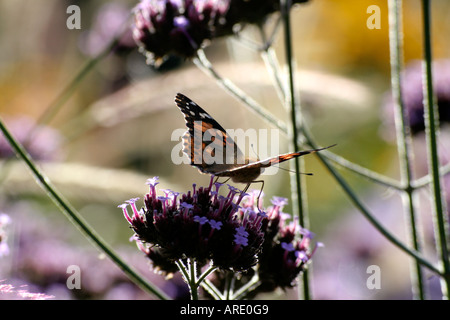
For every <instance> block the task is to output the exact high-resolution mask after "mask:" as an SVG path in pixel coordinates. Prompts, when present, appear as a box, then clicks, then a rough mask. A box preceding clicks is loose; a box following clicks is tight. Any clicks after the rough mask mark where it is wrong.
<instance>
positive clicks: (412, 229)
mask: <svg viewBox="0 0 450 320" xmlns="http://www.w3.org/2000/svg"><path fill="white" fill-rule="evenodd" d="M388 4H389V31H390V32H389V44H390V53H391V57H390V61H391V85H392V95H393V98H394V101H395V104H394V108H395V125H396V131H397V149H398V154H399V161H400V163H399V164H400V174H401V181H402V184H403V185H404V186H405V191H404V192H403V193H402V201H403V207H404V210H405V215H406V217H407V219H408V220H409V228H408V229H409V230H408V232H409V234H410V241H411V244H412V247H413V248H414V250H416V251H417V252H420V244H419V237H418V231H417V218H416V211H415V206H414V189H413V186H412V181H413V177H412V153H411V143H412V141H411V133H410V130H409V118H408V114H407V111H406V110H405V105H404V103H403V93H402V87H401V70H402V61H403V42H402V40H401V36H402V34H403V32H402V30H401V29H402V14H401V7H402V1H401V0H390V1H389V2H388ZM411 279H412V284H413V295H414V298H416V299H417V298H419V299H421V300H423V299H425V292H424V284H423V275H422V270H421V266H420V264H419V262H418V261H417V260H414V264H413V266H412V270H411Z"/></svg>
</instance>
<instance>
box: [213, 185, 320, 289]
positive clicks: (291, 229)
mask: <svg viewBox="0 0 450 320" xmlns="http://www.w3.org/2000/svg"><path fill="white" fill-rule="evenodd" d="M258 195H259V192H250V195H248V196H247V197H246V198H244V200H243V201H242V204H241V206H242V207H241V208H240V209H239V211H238V213H237V214H236V215H237V216H238V217H240V219H241V220H243V221H248V222H251V223H261V224H262V226H261V229H262V230H264V242H263V245H262V250H261V253H260V254H259V256H258V264H257V265H256V267H255V268H253V269H250V270H248V271H247V272H246V273H244V274H242V275H241V276H240V278H239V280H235V283H234V286H235V290H239V288H240V287H241V286H242V285H244V284H246V283H248V282H249V281H250V279H251V278H252V277H253V276H255V275H256V274H257V276H258V279H259V285H258V286H257V287H256V288H255V289H254V290H253V291H251V292H250V293H248V295H247V296H246V298H252V297H254V296H256V294H258V293H261V292H272V291H273V290H275V289H276V288H281V289H286V288H290V287H293V286H295V279H296V278H297V277H298V276H299V274H300V273H301V272H302V271H304V270H305V269H306V267H307V265H308V263H309V262H310V260H311V258H312V256H313V255H314V253H315V251H316V249H317V248H318V247H321V246H322V244H321V243H317V244H316V245H315V246H314V247H312V246H311V238H312V233H311V232H310V231H308V230H306V229H304V228H301V227H300V226H299V225H298V221H297V219H294V220H293V221H291V222H290V223H287V222H286V219H287V218H288V217H289V215H287V214H284V213H283V212H281V209H282V206H284V205H286V204H287V199H285V198H280V197H274V198H273V199H272V203H273V206H271V207H269V208H268V209H267V210H266V213H265V214H264V215H261V214H257V213H256V212H258V207H257V206H256V199H257V198H258ZM260 200H261V199H260ZM244 225H245V223H244ZM235 237H236V239H238V241H239V242H242V243H245V242H246V230H245V229H243V228H238V229H236V235H235ZM226 279H227V273H225V272H220V273H219V272H216V273H214V274H212V275H211V276H210V281H212V282H213V283H214V285H215V286H216V287H218V288H221V289H223V288H224V287H225V283H226V281H227V280H226Z"/></svg>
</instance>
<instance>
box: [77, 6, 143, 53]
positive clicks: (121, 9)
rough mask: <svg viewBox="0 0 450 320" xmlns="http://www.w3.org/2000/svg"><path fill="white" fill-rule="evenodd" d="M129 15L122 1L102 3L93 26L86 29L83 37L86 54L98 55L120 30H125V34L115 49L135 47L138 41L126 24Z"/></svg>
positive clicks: (82, 47) (82, 41) (83, 47)
mask: <svg viewBox="0 0 450 320" xmlns="http://www.w3.org/2000/svg"><path fill="white" fill-rule="evenodd" d="M129 15H130V11H129V9H128V8H127V7H126V6H125V5H123V4H121V3H118V2H108V3H105V4H104V5H102V6H101V7H100V9H99V11H98V13H97V15H96V17H95V21H94V22H93V25H92V28H91V29H90V30H88V31H86V32H85V33H84V34H83V36H82V38H81V42H80V47H81V50H82V51H83V52H84V53H85V54H86V55H89V56H96V55H98V54H100V53H101V52H102V51H103V50H105V49H106V46H107V45H108V44H109V43H110V42H111V41H112V40H113V39H114V37H116V36H119V34H120V32H123V35H122V36H121V38H120V39H119V41H118V43H117V45H116V47H115V48H114V50H115V51H117V50H119V51H120V50H125V49H131V48H135V47H136V43H135V42H134V41H133V37H132V32H131V28H129V27H128V25H127V24H126V23H127V20H128V17H129ZM125 28H128V29H125ZM122 29H123V30H122Z"/></svg>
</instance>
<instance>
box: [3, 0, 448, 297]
mask: <svg viewBox="0 0 450 320" xmlns="http://www.w3.org/2000/svg"><path fill="white" fill-rule="evenodd" d="M71 4H76V5H78V6H79V7H80V8H81V29H80V30H69V29H68V28H67V27H66V20H67V18H68V17H69V15H68V14H67V13H66V9H67V7H68V6H69V5H71ZM135 4H136V1H125V0H122V1H120V0H117V1H62V0H34V1H27V0H15V1H12V0H1V1H0V115H1V117H2V119H4V120H5V122H6V123H7V125H8V126H9V128H10V129H11V130H12V132H13V133H14V134H15V136H16V137H18V138H19V139H26V137H27V135H28V133H29V132H30V130H31V129H32V128H33V127H34V126H35V125H36V123H38V124H39V125H41V127H40V129H39V130H38V131H36V132H35V134H33V140H32V141H33V142H32V143H31V145H30V146H29V147H28V150H29V151H30V153H31V154H32V155H33V156H34V157H35V159H37V160H38V161H39V163H40V165H41V166H42V168H43V170H44V171H45V172H46V173H47V174H48V175H49V176H50V178H51V179H52V181H53V182H54V184H55V185H56V186H57V188H58V189H59V190H60V191H61V192H62V193H63V194H64V196H65V197H66V198H67V199H68V200H69V201H70V202H71V203H72V204H73V205H74V206H75V207H76V208H77V209H78V210H79V211H80V212H81V213H82V215H83V216H84V217H85V218H86V219H87V220H88V222H89V223H90V224H91V225H92V226H93V227H94V228H95V229H96V230H97V231H98V232H99V233H100V235H101V236H102V237H104V239H105V240H106V241H107V242H108V243H110V244H111V246H113V247H114V248H116V249H117V250H118V251H119V252H120V253H121V255H123V256H124V257H125V259H126V261H128V262H129V263H130V264H132V265H133V266H135V267H136V268H138V269H139V270H140V271H141V272H142V273H143V274H145V276H146V277H148V278H149V279H151V281H152V282H154V283H156V284H157V285H159V286H160V287H161V288H163V289H164V290H165V291H166V292H167V293H168V294H169V295H170V296H172V297H174V298H186V297H187V291H186V288H185V287H184V285H183V283H182V281H181V280H180V278H179V277H174V278H173V279H171V280H165V279H164V278H163V277H162V276H161V275H158V274H155V273H154V272H153V271H151V270H149V267H148V264H147V262H146V261H145V258H144V256H143V254H142V253H141V252H139V251H138V250H137V249H136V247H135V245H134V244H132V243H130V242H129V237H130V236H131V235H132V232H131V230H130V229H129V228H128V224H127V222H126V221H125V220H124V219H123V215H122V212H121V210H120V209H118V208H117V205H118V204H120V203H122V202H123V201H124V200H126V199H129V198H131V197H136V196H141V197H142V196H143V194H144V193H145V192H146V191H147V190H146V186H145V180H146V179H147V178H150V177H153V176H159V177H160V179H161V185H162V188H170V189H172V190H176V191H181V192H185V191H187V190H188V189H189V188H190V186H191V184H192V183H197V184H200V185H201V184H206V183H207V182H208V181H209V178H208V177H207V176H203V175H200V174H199V173H198V172H197V170H195V169H194V168H191V167H190V166H188V165H183V164H182V165H175V164H173V163H172V161H171V150H172V148H173V147H174V146H175V144H176V143H177V142H176V141H175V142H174V141H171V134H172V132H173V131H174V130H175V129H178V128H183V127H184V120H183V117H182V115H181V114H180V112H179V110H178V109H177V108H176V107H175V105H174V102H173V101H174V96H175V94H176V93H177V92H182V93H184V94H186V95H187V96H189V97H190V98H192V99H193V100H195V101H196V102H198V103H199V104H200V105H201V106H202V107H204V108H205V109H206V110H207V111H208V112H209V113H210V114H211V115H213V116H214V117H215V118H216V119H217V120H218V121H219V122H220V123H221V124H222V125H223V126H224V127H225V128H243V129H244V130H246V129H249V128H255V129H260V128H267V129H270V128H271V126H270V125H269V124H268V123H266V122H264V121H262V120H261V119H259V118H258V116H256V115H255V114H254V113H252V112H251V111H249V110H248V109H246V108H245V107H244V106H242V105H241V104H240V103H239V102H237V101H236V100H234V99H233V98H232V97H231V96H229V95H228V94H227V93H226V92H224V91H223V90H222V89H221V88H220V87H219V86H218V85H217V84H216V83H215V82H214V81H213V80H212V79H211V78H209V77H207V76H206V75H205V74H204V73H203V72H202V71H200V70H199V69H198V68H196V67H195V66H194V65H193V64H192V62H190V61H184V60H181V59H172V60H171V61H170V62H169V63H166V64H165V65H164V67H163V68H161V69H159V70H156V69H154V68H152V67H149V66H148V65H146V64H145V58H144V57H143V56H142V55H141V54H140V53H139V52H138V50H137V48H136V47H135V46H134V44H133V42H132V39H131V38H130V37H127V36H125V37H124V38H123V39H122V41H121V45H120V48H119V49H118V50H116V51H115V52H113V53H111V54H109V55H108V56H107V57H106V58H104V59H102V60H101V61H100V62H99V63H98V64H96V65H95V66H94V67H93V68H91V69H90V72H89V73H88V74H87V75H86V76H84V77H83V78H82V79H81V81H80V82H79V83H78V84H77V86H76V88H74V92H73V94H72V95H71V96H70V98H69V99H68V100H67V101H66V102H65V104H64V105H63V107H62V108H60V109H59V110H57V112H56V111H52V112H50V113H48V110H49V107H51V106H52V105H54V103H55V101H57V99H58V97H59V95H60V94H61V92H63V90H64V89H65V88H66V87H67V86H68V85H69V83H70V82H71V81H73V79H74V78H75V76H76V75H77V74H78V72H80V70H81V69H82V68H83V66H85V65H86V63H89V61H92V59H93V58H95V57H96V56H97V55H98V54H99V53H100V52H101V50H103V49H104V48H105V46H106V45H107V43H108V41H110V40H111V39H112V38H113V37H114V35H115V32H116V31H117V29H118V26H120V24H121V22H123V21H125V20H126V18H127V15H128V12H129V10H130V9H131V8H132V7H133V6H134V5H135ZM373 4H375V5H378V6H379V7H380V9H381V28H380V29H373V30H370V29H368V28H367V26H366V21H367V19H368V17H369V14H367V13H366V10H367V7H368V6H370V5H373ZM403 10H404V11H403V12H404V30H405V34H404V53H405V63H406V65H407V66H408V65H410V64H413V63H414V62H415V61H416V60H417V59H421V58H422V41H423V40H422V32H421V2H420V1H419V0H408V1H404V5H403ZM432 15H433V26H432V28H433V29H432V30H433V39H432V42H433V55H434V58H435V59H436V60H438V59H439V60H442V59H448V58H450V44H449V41H448V34H449V32H450V19H449V18H450V3H449V2H448V1H446V0H435V1H433V2H432ZM292 27H293V37H294V53H295V59H296V60H295V61H296V64H297V70H298V72H297V74H296V75H297V85H298V87H299V89H300V94H301V97H302V106H303V109H304V115H305V120H306V121H307V123H308V125H309V126H310V128H311V130H312V132H313V134H314V136H315V138H316V140H317V141H318V142H319V143H320V144H321V145H324V146H325V145H330V144H334V143H337V144H338V146H337V147H335V148H333V150H332V152H334V153H336V154H338V155H340V156H342V157H345V158H346V159H348V160H350V161H353V162H355V163H357V164H360V165H361V166H364V167H367V168H369V169H371V170H373V171H376V172H380V173H383V174H385V175H388V176H391V177H393V178H398V177H399V173H398V159H397V153H396V146H395V135H394V131H395V130H394V128H393V125H392V123H393V120H392V113H389V110H387V111H386V101H387V96H388V92H389V90H390V63H389V40H388V12H387V1H380V0H337V1H336V0H313V1H310V2H309V3H307V4H304V5H301V6H299V7H296V9H295V10H294V11H293V16H292ZM243 38H244V39H253V40H256V41H259V38H258V33H257V32H256V30H254V29H253V28H251V27H248V28H246V29H245V30H244V32H243ZM274 48H275V49H276V53H277V54H278V55H279V57H280V60H281V62H283V57H284V53H283V52H284V51H283V42H282V37H281V36H280V37H278V38H277V41H276V42H275V44H274ZM206 53H207V55H208V58H209V59H210V61H211V62H212V63H213V65H214V66H215V67H216V69H217V70H218V71H219V72H220V73H221V74H222V75H223V76H225V77H227V78H230V79H231V80H233V81H234V82H235V83H236V84H237V85H238V86H239V87H240V88H241V89H242V90H244V91H245V92H247V93H248V94H250V95H251V96H252V97H253V98H254V99H256V100H257V101H259V102H261V104H262V105H264V106H265V107H266V108H267V109H268V110H270V111H271V112H272V113H274V114H275V115H277V116H278V117H280V118H281V119H284V120H288V114H287V113H286V112H285V110H284V109H283V107H282V106H281V104H280V102H279V100H278V97H277V93H276V90H275V89H274V87H273V83H272V82H271V79H270V76H269V74H268V73H267V70H266V68H265V65H264V63H263V62H262V60H261V57H260V55H259V53H258V52H256V51H255V50H253V49H251V48H250V47H249V46H248V45H246V43H245V40H238V39H236V38H222V39H217V40H214V41H213V42H212V43H211V45H210V46H209V47H208V48H207V49H206ZM448 86H450V83H449V84H448ZM43 122H44V123H43ZM448 138H449V136H448V133H447V132H446V128H445V127H443V128H442V134H441V137H440V139H441V140H440V146H441V147H442V149H443V150H444V151H445V149H446V147H445V146H446V143H445V141H447V143H448V140H449V139H448ZM281 139H282V140H281V141H280V146H281V150H280V151H282V152H287V151H288V140H287V139H286V137H284V136H282V135H281ZM0 147H1V148H2V150H1V151H0V152H1V153H0V155H1V156H2V158H3V159H2V160H1V162H0V181H1V183H0V211H1V212H3V213H5V214H8V215H9V217H10V218H11V223H10V224H9V225H8V226H7V233H8V240H7V241H8V246H9V249H10V252H9V254H8V255H4V256H2V257H0V281H1V282H0V284H2V283H8V284H13V285H14V286H15V287H17V288H19V287H21V286H23V285H26V288H28V290H29V291H31V292H43V293H45V294H48V295H53V296H55V298H56V299H150V298H152V297H149V296H148V295H146V294H145V293H144V292H142V291H141V290H140V289H138V288H136V286H135V285H134V284H132V283H130V282H129V281H128V280H127V279H126V277H125V276H124V275H123V274H122V273H121V271H120V270H119V269H118V268H117V267H116V266H114V265H113V264H112V263H111V262H110V261H109V260H108V259H106V258H105V257H103V256H102V255H101V254H99V252H98V251H97V250H96V249H95V248H93V246H92V245H91V244H90V243H89V241H87V240H86V239H85V238H84V237H83V236H82V235H81V234H80V233H79V232H78V231H77V230H76V228H74V226H73V225H72V224H71V223H70V222H69V221H68V220H67V219H66V218H65V217H64V216H63V215H62V214H61V213H60V212H59V210H58V209H57V208H56V207H55V206H54V205H53V203H51V201H50V200H49V199H48V198H47V197H46V195H45V194H44V192H43V191H42V190H41V189H40V188H39V186H38V185H37V183H36V182H35V181H34V179H33V178H32V176H31V174H30V173H29V172H28V170H27V169H26V168H25V166H24V165H23V164H21V163H20V162H18V161H16V160H15V159H14V157H11V154H10V153H8V150H7V147H6V146H5V143H4V142H1V144H0ZM447 149H448V147H447ZM424 150H425V145H424V137H423V135H421V134H420V133H419V134H418V135H416V136H415V138H414V153H415V160H416V161H415V173H416V175H417V177H420V176H422V175H424V174H425V173H426V158H425V154H426V153H425V152H424ZM447 151H448V150H447ZM444 153H445V152H444ZM443 158H445V154H443ZM305 162H306V170H307V171H308V172H313V173H314V176H312V177H306V178H305V180H306V181H307V192H308V207H309V211H310V229H311V231H313V232H314V233H315V234H316V238H315V239H316V240H317V241H320V242H323V243H324V244H325V246H324V247H323V248H320V250H319V251H318V252H317V253H316V255H315V256H314V259H313V260H314V262H313V265H312V291H313V297H314V298H316V299H411V298H412V293H411V282H410V276H409V275H410V271H409V270H410V264H411V260H410V259H409V258H408V257H407V256H406V255H405V254H404V253H403V252H401V251H399V250H398V249H397V248H396V247H394V246H393V245H392V244H390V243H389V242H388V241H387V240H385V239H384V238H383V237H382V236H381V235H380V234H379V233H378V232H377V231H376V230H375V229H374V228H373V227H372V226H371V225H370V224H369V223H368V222H367V221H366V219H365V218H364V217H363V216H362V215H361V214H360V213H359V212H358V211H357V210H356V209H355V208H353V207H352V205H351V203H350V202H349V200H348V198H347V197H346V196H345V195H344V193H343V192H342V191H341V189H340V187H339V186H338V185H337V184H336V183H335V182H334V181H333V179H332V177H330V175H329V174H328V173H327V171H326V170H325V169H324V167H323V166H322V165H321V164H320V163H319V161H318V160H317V158H315V157H314V156H311V157H309V158H307V159H306V160H305ZM283 167H285V168H288V167H289V165H284V166H283ZM341 173H342V174H343V175H344V177H345V178H346V179H347V180H348V181H349V183H350V185H351V186H352V187H353V188H354V190H357V194H358V195H359V196H360V197H361V198H362V199H363V201H364V202H365V203H366V204H367V206H368V207H369V208H370V209H371V210H372V212H373V213H374V215H375V216H376V217H377V218H378V219H380V221H381V222H382V223H383V225H385V226H386V228H387V229H389V230H390V231H391V232H393V233H394V234H395V235H396V236H398V237H399V238H401V239H403V240H404V241H407V238H408V237H407V235H406V234H405V230H406V223H405V221H404V213H403V209H402V206H401V199H400V197H399V195H398V194H397V193H396V192H395V191H393V190H390V189H389V188H386V187H381V186H379V185H376V184H374V183H372V182H369V181H367V180H366V179H363V178H361V177H359V176H358V175H355V174H353V173H350V172H348V171H347V170H345V169H344V170H342V171H341ZM265 181H266V184H265V190H264V192H265V194H266V197H265V205H269V204H270V202H269V199H270V198H271V197H272V196H283V197H289V195H290V187H289V186H290V182H289V175H288V173H287V172H284V171H279V173H278V174H277V175H275V176H267V177H266V178H265ZM419 198H420V204H419V211H420V232H421V236H422V240H423V242H424V244H423V246H424V254H425V256H427V257H428V258H429V259H430V260H431V261H433V262H436V261H437V260H436V256H435V252H434V243H433V238H432V237H433V236H432V221H431V216H430V209H429V203H428V198H429V194H428V190H427V188H424V189H423V190H421V191H420V192H419ZM285 211H287V212H290V207H287V208H286V210H285ZM74 264H75V265H79V266H80V268H81V270H82V278H81V279H82V282H81V286H82V289H81V290H69V289H67V287H66V279H67V277H68V274H67V273H66V270H67V267H68V266H69V265H74ZM369 265H378V266H379V267H380V270H381V289H379V290H369V289H368V288H367V287H366V279H367V277H368V276H369V275H368V274H367V273H366V269H367V267H368V266H369ZM425 282H426V288H427V293H428V297H429V298H431V299H434V298H439V297H440V289H439V285H438V279H437V278H436V277H435V276H433V275H432V274H428V273H426V278H425ZM296 294H297V292H296V289H294V290H292V291H289V292H274V293H273V294H270V295H264V296H261V298H275V299H288V298H289V299H291V298H295V297H296ZM3 296H4V297H6V298H12V296H13V295H6V294H3ZM1 297H2V295H1V294H0V298H1Z"/></svg>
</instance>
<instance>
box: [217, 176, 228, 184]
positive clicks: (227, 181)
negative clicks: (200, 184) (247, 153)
mask: <svg viewBox="0 0 450 320" xmlns="http://www.w3.org/2000/svg"><path fill="white" fill-rule="evenodd" d="M219 178H220V177H216V179H215V180H214V183H216V182H217V181H219ZM230 179H231V178H227V179H226V180H225V181H224V182H221V183H222V184H223V183H227V182H228V180H230Z"/></svg>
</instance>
